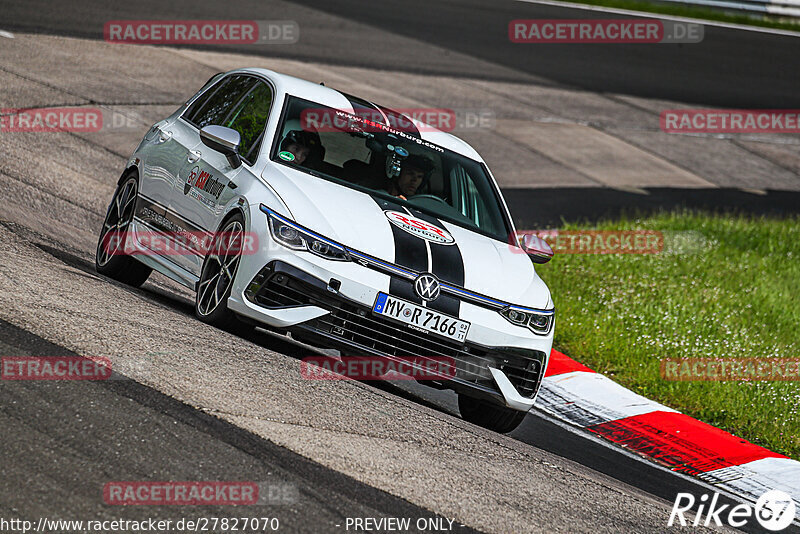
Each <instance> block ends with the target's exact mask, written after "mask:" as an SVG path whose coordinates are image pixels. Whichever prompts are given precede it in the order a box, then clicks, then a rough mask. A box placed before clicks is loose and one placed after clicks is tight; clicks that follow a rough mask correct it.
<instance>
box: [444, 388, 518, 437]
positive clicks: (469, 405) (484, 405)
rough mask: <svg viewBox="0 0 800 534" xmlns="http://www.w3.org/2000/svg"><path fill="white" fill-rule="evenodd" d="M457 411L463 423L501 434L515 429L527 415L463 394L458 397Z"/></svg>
mask: <svg viewBox="0 0 800 534" xmlns="http://www.w3.org/2000/svg"><path fill="white" fill-rule="evenodd" d="M458 410H459V411H460V412H461V417H462V418H464V420H465V421H469V422H470V423H473V424H476V425H478V426H482V427H483V428H488V429H489V430H494V431H495V432H500V433H501V434H506V433H508V432H511V431H512V430H514V429H515V428H517V427H518V426H519V424H520V423H521V422H522V420H523V419H525V416H526V415H527V414H528V412H520V411H519V410H513V409H511V408H505V407H503V406H498V405H496V404H492V403H490V402H488V401H484V400H480V399H475V398H473V397H468V396H466V395H463V394H459V395H458Z"/></svg>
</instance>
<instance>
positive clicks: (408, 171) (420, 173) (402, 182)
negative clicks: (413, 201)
mask: <svg viewBox="0 0 800 534" xmlns="http://www.w3.org/2000/svg"><path fill="white" fill-rule="evenodd" d="M433 167H434V165H433V162H432V161H431V160H430V159H428V158H426V157H425V156H418V155H416V154H412V155H410V156H408V157H407V158H406V159H404V160H403V162H402V163H401V167H400V174H399V175H398V176H397V177H396V178H394V179H392V182H391V183H390V184H389V189H388V191H389V194H390V195H393V196H396V197H399V198H402V199H403V200H407V199H408V197H413V196H414V195H416V194H417V189H419V187H420V186H421V185H422V184H423V183H424V182H425V181H427V180H428V178H429V177H430V174H431V172H432V171H433Z"/></svg>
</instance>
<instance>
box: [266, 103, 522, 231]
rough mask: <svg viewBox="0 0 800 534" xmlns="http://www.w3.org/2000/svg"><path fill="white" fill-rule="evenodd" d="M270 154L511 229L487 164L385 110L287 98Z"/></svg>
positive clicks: (411, 202) (398, 198) (329, 176)
mask: <svg viewBox="0 0 800 534" xmlns="http://www.w3.org/2000/svg"><path fill="white" fill-rule="evenodd" d="M387 117H388V118H387ZM387 120H388V123H389V124H390V125H392V126H387V125H386V122H387ZM377 121H380V122H377ZM272 159H273V160H274V161H276V162H278V163H282V164H285V165H289V166H292V167H295V168H297V169H298V170H301V171H304V172H307V173H309V174H312V175H314V176H316V177H319V178H322V179H326V180H330V181H334V182H337V183H340V184H342V185H344V186H347V187H350V188H353V189H357V190H360V191H363V192H366V193H368V194H371V195H373V196H376V197H382V198H386V199H391V200H392V201H394V202H396V203H398V204H401V205H406V206H409V207H413V208H415V209H418V210H420V211H422V212H425V213H428V214H430V215H433V216H435V217H437V218H439V219H442V220H446V221H448V222H451V223H453V224H456V225H459V226H462V227H464V228H468V229H470V230H473V231H476V232H479V233H481V234H484V235H487V236H490V237H493V238H495V239H498V240H501V241H507V240H508V236H509V235H510V233H511V230H510V227H509V225H508V223H507V219H506V217H505V214H504V211H503V209H502V206H501V203H500V199H499V196H498V193H497V191H496V189H495V188H494V186H493V184H492V181H491V180H490V178H489V176H488V173H487V171H486V169H485V167H484V166H483V165H481V164H480V163H478V162H477V161H474V160H472V159H469V158H467V157H464V156H462V155H460V154H457V153H455V152H453V151H451V150H447V149H445V148H443V147H440V146H438V145H435V144H433V143H430V142H428V141H424V140H422V139H421V138H420V137H419V133H418V131H417V129H416V127H415V126H414V125H413V124H412V123H411V122H410V121H408V120H407V119H406V118H405V117H403V116H402V115H393V114H392V112H390V111H388V110H385V109H382V110H381V111H378V110H377V109H373V108H367V107H363V108H361V107H357V109H356V114H355V115H354V114H350V113H345V112H343V111H339V110H334V109H332V108H328V107H325V106H322V105H320V104H317V103H314V102H309V101H307V100H303V99H300V98H297V97H289V98H288V100H287V103H286V107H285V109H284V115H283V120H282V122H281V124H280V126H279V127H278V135H277V136H276V142H275V146H274V147H273V151H272Z"/></svg>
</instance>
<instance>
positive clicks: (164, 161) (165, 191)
mask: <svg viewBox="0 0 800 534" xmlns="http://www.w3.org/2000/svg"><path fill="white" fill-rule="evenodd" d="M212 81H213V78H212V79H211V80H209V82H208V83H207V84H206V85H209V84H210V87H208V88H207V89H206V88H205V87H204V89H205V90H201V92H202V94H200V96H199V97H198V98H196V99H195V100H194V101H193V102H192V104H191V105H190V106H189V107H188V108H187V110H186V111H185V112H184V113H183V114H182V116H181V117H178V118H175V119H172V120H169V119H165V120H163V121H159V122H157V123H156V124H155V125H153V127H152V128H151V130H150V131H149V132H147V135H145V141H146V143H147V145H145V152H146V157H145V158H144V161H145V164H144V168H143V172H142V177H141V184H140V188H139V195H140V197H141V198H140V203H141V204H142V206H141V207H142V208H144V207H147V208H149V209H150V210H151V211H152V212H155V213H157V214H158V215H159V216H160V217H165V215H166V209H167V208H168V207H169V205H170V203H171V199H172V196H173V194H174V192H175V187H176V182H177V181H178V180H179V179H180V173H181V170H182V169H183V167H184V165H185V164H186V162H187V159H188V158H189V157H190V154H189V151H190V150H192V149H193V148H194V147H195V146H196V145H197V143H198V138H197V133H196V132H195V131H194V128H193V127H192V126H191V124H189V123H187V122H186V121H185V120H184V119H183V118H182V117H185V116H187V115H189V116H191V115H194V114H195V113H196V112H197V110H198V109H199V108H201V107H202V106H203V105H204V104H205V103H206V102H207V101H208V99H209V98H210V97H211V96H213V95H214V93H215V92H216V91H217V90H219V89H220V87H221V85H223V84H222V81H219V80H218V81H216V83H213V84H211V82H212ZM158 221H161V222H162V223H164V222H165V221H166V218H164V219H154V220H152V221H148V223H150V224H152V225H154V226H157V227H159V229H162V230H165V231H168V230H170V229H169V228H162V226H163V224H159V223H158Z"/></svg>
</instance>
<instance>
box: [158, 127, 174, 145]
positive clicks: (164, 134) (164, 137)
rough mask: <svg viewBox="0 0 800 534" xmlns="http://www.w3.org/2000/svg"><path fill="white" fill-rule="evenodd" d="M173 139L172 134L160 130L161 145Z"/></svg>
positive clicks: (159, 139) (159, 140)
mask: <svg viewBox="0 0 800 534" xmlns="http://www.w3.org/2000/svg"><path fill="white" fill-rule="evenodd" d="M170 139H172V132H165V131H164V130H161V129H159V130H158V142H159V143H166V142H167V141H169V140H170Z"/></svg>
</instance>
